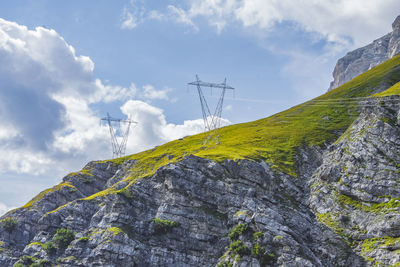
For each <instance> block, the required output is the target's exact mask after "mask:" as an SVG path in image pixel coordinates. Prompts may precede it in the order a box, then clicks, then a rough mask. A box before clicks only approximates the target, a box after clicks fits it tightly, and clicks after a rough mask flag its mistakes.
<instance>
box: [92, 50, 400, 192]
mask: <svg viewBox="0 0 400 267" xmlns="http://www.w3.org/2000/svg"><path fill="white" fill-rule="evenodd" d="M399 68H400V55H399V56H396V57H394V58H392V59H390V60H388V61H387V62H385V63H383V64H381V65H379V66H377V67H375V68H373V69H371V70H369V71H367V72H366V73H364V74H361V75H360V76H358V77H356V78H354V79H353V80H351V81H350V82H348V83H346V84H344V85H342V86H341V87H339V88H336V89H335V90H332V91H330V92H328V93H326V94H324V95H322V96H319V97H317V98H315V99H313V100H310V101H308V102H305V103H303V104H300V105H298V106H295V107H293V108H290V109H288V110H286V111H283V112H280V113H278V114H275V115H273V116H271V117H268V118H265V119H261V120H257V121H253V122H248V123H242V124H236V125H231V126H227V127H224V128H221V129H220V141H221V143H220V144H219V145H206V146H205V147H204V146H203V139H204V134H198V135H194V136H189V137H185V138H184V139H182V140H175V141H172V142H169V143H166V144H164V145H162V146H159V147H156V148H154V149H150V150H147V151H143V152H141V153H138V154H134V155H130V156H126V157H123V158H119V159H114V160H112V161H113V162H114V163H115V164H122V163H123V162H124V161H126V160H128V159H135V160H137V162H136V164H135V165H134V167H133V168H132V169H131V170H130V171H131V175H130V176H129V177H128V178H127V179H125V180H124V181H127V182H129V185H130V184H132V183H135V181H137V180H138V179H140V178H143V177H147V176H149V175H151V174H153V173H154V172H155V171H156V170H157V169H158V168H160V167H162V166H164V165H166V164H168V163H172V162H177V161H179V160H180V159H182V158H183V157H184V156H186V155H189V154H192V155H196V156H199V157H204V158H209V159H213V160H216V161H223V160H225V159H244V158H246V159H254V160H265V161H266V162H267V163H269V164H271V165H272V166H273V167H274V168H276V169H277V170H279V171H282V172H284V173H287V174H289V175H292V176H294V177H295V176H297V172H296V155H297V153H298V151H299V149H301V148H302V147H304V146H318V145H323V144H330V143H332V142H334V141H335V140H336V139H337V138H338V137H339V136H340V135H341V134H342V133H343V132H344V131H345V130H346V128H347V127H348V126H349V125H350V124H351V123H352V122H353V120H354V119H355V118H356V116H357V115H358V111H357V99H354V98H356V97H368V96H371V95H372V94H373V93H376V88H378V87H379V88H381V90H385V89H387V88H389V87H391V86H393V85H394V84H396V83H397V82H399V81H400V71H399V70H398V69H399ZM389 93H390V92H389ZM129 185H128V186H129ZM119 191H121V190H119ZM119 191H117V190H116V189H114V188H113V187H112V188H109V189H107V190H105V191H102V192H99V193H97V194H95V195H92V196H90V197H88V198H87V199H93V198H96V197H98V196H103V195H106V194H109V193H119Z"/></svg>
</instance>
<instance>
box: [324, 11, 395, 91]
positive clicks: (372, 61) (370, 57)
mask: <svg viewBox="0 0 400 267" xmlns="http://www.w3.org/2000/svg"><path fill="white" fill-rule="evenodd" d="M392 28H393V31H392V32H391V33H388V34H386V35H385V36H383V37H381V38H379V39H377V40H375V41H373V42H372V43H371V44H369V45H367V46H364V47H361V48H358V49H356V50H354V51H351V52H349V53H347V54H346V55H345V56H344V57H342V58H341V59H339V60H338V62H337V63H336V66H335V69H334V71H333V81H332V82H331V84H330V87H329V91H330V90H332V89H335V88H337V87H339V86H341V85H342V84H344V83H346V82H348V81H350V80H352V79H353V78H355V77H356V76H358V75H360V74H362V73H364V72H366V71H367V70H370V69H372V68H373V67H375V66H377V65H379V64H381V63H382V62H384V61H386V60H388V59H390V58H392V57H394V56H395V55H397V54H398V53H399V52H400V16H398V17H397V18H396V20H395V21H394V22H393V24H392Z"/></svg>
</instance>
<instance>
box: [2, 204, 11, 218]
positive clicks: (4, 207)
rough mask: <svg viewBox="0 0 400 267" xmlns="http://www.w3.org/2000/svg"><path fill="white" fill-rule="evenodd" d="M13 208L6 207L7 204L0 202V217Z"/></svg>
mask: <svg viewBox="0 0 400 267" xmlns="http://www.w3.org/2000/svg"><path fill="white" fill-rule="evenodd" d="M12 209H14V207H8V206H7V205H5V204H3V203H1V202H0V217H1V216H3V215H4V214H6V212H7V211H9V210H12Z"/></svg>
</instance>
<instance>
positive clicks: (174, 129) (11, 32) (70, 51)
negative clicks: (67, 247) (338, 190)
mask: <svg viewBox="0 0 400 267" xmlns="http://www.w3.org/2000/svg"><path fill="white" fill-rule="evenodd" d="M397 15H400V1H398V0H350V1H349V0H324V1H321V0H280V1H275V0H181V1H176V0H162V1H161V0H157V1H156V0H148V1H145V0H130V1H129V0H114V1H111V0H79V1H78V0H70V1H52V0H35V1H28V0H2V1H0V215H1V214H3V213H5V212H6V211H7V210H10V209H12V208H14V207H18V206H21V205H23V204H25V203H26V202H27V201H29V200H30V199H31V198H32V197H34V196H35V195H36V194H38V193H39V192H40V191H42V190H44V189H46V188H48V187H51V186H53V185H56V184H57V183H59V182H61V180H62V177H63V176H65V175H67V174H68V173H70V172H73V171H77V170H79V169H81V168H82V167H83V166H84V165H85V164H86V163H87V162H89V161H92V160H101V159H108V158H111V157H112V151H111V144H110V137H109V132H108V129H107V127H106V126H105V125H101V124H100V119H101V118H102V117H105V116H106V114H107V112H109V113H110V115H111V116H113V117H119V118H128V117H130V118H132V119H133V120H135V121H137V122H138V124H137V125H136V126H135V127H134V128H133V129H132V130H131V132H130V136H129V139H128V144H127V151H126V152H127V154H133V153H136V152H140V151H143V150H145V149H149V148H152V147H154V146H157V145H160V144H162V143H165V142H167V141H170V140H174V139H177V138H180V137H183V136H186V135H191V134H196V133H199V132H201V131H203V129H204V126H203V121H202V115H201V108H200V103H199V99H198V96H197V92H196V91H195V90H196V89H195V88H193V87H189V86H187V83H189V82H192V81H194V80H195V75H196V74H198V75H199V77H200V79H201V80H203V81H207V82H215V83H221V82H222V81H223V80H224V79H225V78H226V79H227V84H229V85H230V86H232V87H234V88H235V92H234V93H233V92H231V91H229V92H227V94H226V96H225V102H224V108H223V111H222V117H223V123H224V125H227V124H234V123H241V122H246V121H252V120H256V119H260V118H263V117H267V116H270V115H272V114H274V113H277V112H279V111H282V110H284V109H287V108H289V107H291V106H293V105H296V104H299V103H301V102H303V101H305V100H308V99H311V98H313V97H315V96H318V95H320V94H322V93H324V92H325V91H326V90H327V88H328V87H329V83H330V81H331V80H332V71H333V68H334V66H335V63H336V61H337V59H338V58H340V57H342V56H343V55H345V53H346V52H348V51H350V50H352V49H355V48H358V47H361V46H363V45H366V44H368V43H370V42H371V41H373V40H374V39H377V38H379V37H381V36H383V35H384V34H386V33H388V32H390V31H391V23H392V22H393V21H394V19H395V18H396V16H397ZM204 92H205V96H206V97H207V99H208V101H209V102H210V105H211V106H212V105H214V104H215V103H216V101H217V99H218V93H219V92H218V91H217V90H213V91H210V90H205V91H204Z"/></svg>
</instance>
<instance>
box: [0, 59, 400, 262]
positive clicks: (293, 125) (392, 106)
mask: <svg viewBox="0 0 400 267" xmlns="http://www.w3.org/2000/svg"><path fill="white" fill-rule="evenodd" d="M399 95H400V56H395V57H393V58H392V59H390V60H388V61H386V62H384V63H382V64H380V65H378V66H376V67H375V68H373V69H371V70H369V71H367V72H365V73H363V74H361V75H360V76H358V77H356V78H355V79H353V80H351V81H350V82H348V83H346V84H344V85H343V86H340V87H339V88H337V89H335V90H332V91H330V92H328V93H326V94H324V95H322V96H320V97H318V98H315V99H313V100H311V101H308V102H306V103H303V104H301V105H298V106H296V107H293V108H291V109H289V110H286V111H283V112H281V113H278V114H276V115H274V116H271V117H269V118H265V119H262V120H258V121H254V122H249V123H244V124H239V125H231V126H228V127H224V128H222V129H220V141H221V143H220V144H214V143H208V144H207V145H204V144H203V139H204V135H203V134H200V135H196V136H189V137H185V138H183V139H181V140H176V141H173V142H170V143H167V144H164V145H162V146H159V147H156V148H154V149H151V150H148V151H144V152H141V153H139V154H135V155H130V156H127V157H124V158H120V159H114V160H106V161H97V162H91V163H89V164H87V165H86V166H85V167H84V168H83V169H82V170H81V171H79V172H76V173H71V174H69V175H67V176H65V177H64V178H63V180H62V182H61V183H60V184H58V185H56V186H54V187H53V188H50V189H47V190H45V191H43V192H41V193H40V194H39V195H38V196H36V197H35V198H33V199H32V200H31V201H30V202H28V203H27V204H26V205H24V206H23V207H21V208H18V209H15V210H13V211H10V212H8V213H7V214H5V215H4V216H2V217H1V218H0V266H56V265H59V266H71V267H72V266H324V267H325V266H377V265H384V266H391V265H392V266H396V264H397V265H398V262H399V261H400V258H399V255H400V224H399V219H400V218H399V217H400V152H399V151H400V150H399V149H400V96H399Z"/></svg>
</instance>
